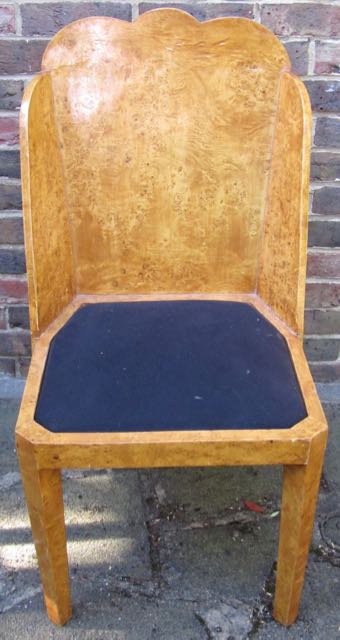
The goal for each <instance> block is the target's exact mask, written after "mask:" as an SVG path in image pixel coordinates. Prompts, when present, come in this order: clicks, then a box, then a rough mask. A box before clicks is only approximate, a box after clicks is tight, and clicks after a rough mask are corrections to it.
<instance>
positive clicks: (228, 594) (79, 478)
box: [0, 383, 340, 640]
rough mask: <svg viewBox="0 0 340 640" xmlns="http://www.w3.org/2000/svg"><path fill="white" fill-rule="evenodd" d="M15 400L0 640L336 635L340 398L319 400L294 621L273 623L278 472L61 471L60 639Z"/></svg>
mask: <svg viewBox="0 0 340 640" xmlns="http://www.w3.org/2000/svg"><path fill="white" fill-rule="evenodd" d="M0 386H1V383H0ZM324 386H325V385H324ZM333 387H334V386H333ZM6 388H7V390H8V384H7V387H6ZM19 391H20V389H19V387H18V389H17V390H14V391H13V389H12V392H10V393H9V394H8V397H5V398H3V399H1V396H2V395H5V393H4V392H3V394H2V393H1V391H0V445H1V446H0V523H1V524H0V639H1V640H2V639H4V640H5V639H6V640H7V639H13V640H16V639H18V640H35V639H36V640H48V639H50V638H51V639H56V640H59V639H60V640H64V639H65V640H66V639H67V640H73V639H78V638H79V639H81V640H82V639H83V638H85V639H88V640H92V639H93V640H101V639H103V640H107V639H110V640H154V639H156V640H209V639H213V640H231V638H233V639H234V640H245V639H246V638H258V639H259V640H276V639H277V640H280V639H281V638H282V639H283V638H287V640H297V639H298V638H306V639H310V638H311V639H313V640H314V639H315V640H323V639H325V640H326V638H327V640H332V638H334V639H336V638H340V606H339V602H340V539H339V531H340V501H339V498H340V465H339V464H338V461H339V455H340V415H339V404H340V394H339V396H338V394H337V392H336V389H334V388H332V389H330V390H327V388H325V389H322V390H321V391H322V397H323V399H324V406H325V411H326V413H327V416H328V418H329V421H330V444H329V448H328V451H327V456H326V464H325V471H324V476H323V480H322V486H321V492H320V500H319V506H318V516H317V520H316V523H315V528H314V536H313V543H312V546H311V553H310V559H309V564H308V569H307V574H306V582H305V589H304V594H303V601H302V606H301V612H300V615H299V619H298V621H297V623H296V624H295V625H293V626H292V627H291V628H290V629H283V628H282V627H280V626H279V625H277V624H276V623H275V622H274V621H273V619H272V617H271V613H270V611H271V603H272V594H273V587H274V577H275V558H276V553H277V540H278V524H279V517H278V512H279V508H280V491H281V470H280V469H279V468H277V467H261V468H258V467H247V468H210V469H209V468H208V469H207V468H206V469H161V470H158V469H153V470H142V471H137V470H129V471H120V470H119V471H112V470H95V471H88V470H74V471H73V470H72V471H65V472H63V486H64V499H65V515H66V523H67V531H68V552H69V559H70V574H71V582H72V592H73V603H74V615H73V618H72V619H71V620H70V621H69V623H68V624H67V625H66V626H65V627H63V628H58V627H55V626H54V625H53V624H51V623H50V622H49V621H48V619H47V617H46V614H45V611H44V606H43V602H42V594H41V587H40V581H39V576H38V571H37V566H36V556H35V550H34V546H33V544H32V539H31V533H30V527H29V522H28V518H27V512H26V506H25V502H24V498H23V492H22V487H21V482H20V476H19V473H18V467H17V462H16V456H15V450H14V438H13V435H14V424H15V420H16V416H17V412H18V407H19V401H20V393H19ZM245 501H252V502H256V503H257V504H259V505H261V506H263V507H264V513H254V512H252V511H249V509H247V508H246V506H245Z"/></svg>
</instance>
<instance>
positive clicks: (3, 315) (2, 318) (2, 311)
mask: <svg viewBox="0 0 340 640" xmlns="http://www.w3.org/2000/svg"><path fill="white" fill-rule="evenodd" d="M6 327H7V312H6V308H5V307H0V329H6Z"/></svg>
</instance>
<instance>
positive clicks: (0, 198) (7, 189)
mask: <svg viewBox="0 0 340 640" xmlns="http://www.w3.org/2000/svg"><path fill="white" fill-rule="evenodd" d="M21 203H22V201H21V186H20V183H19V181H17V182H11V181H9V180H8V181H7V180H3V181H0V209H2V210H3V209H21Z"/></svg>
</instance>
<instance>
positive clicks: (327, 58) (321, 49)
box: [314, 34, 340, 74]
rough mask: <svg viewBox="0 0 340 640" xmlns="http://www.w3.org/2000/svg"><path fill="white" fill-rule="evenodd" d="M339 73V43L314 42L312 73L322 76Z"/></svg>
mask: <svg viewBox="0 0 340 640" xmlns="http://www.w3.org/2000/svg"><path fill="white" fill-rule="evenodd" d="M338 35H339V34H338ZM339 71H340V41H337V42H316V43H315V68H314V72H315V73H317V74H322V73H339Z"/></svg>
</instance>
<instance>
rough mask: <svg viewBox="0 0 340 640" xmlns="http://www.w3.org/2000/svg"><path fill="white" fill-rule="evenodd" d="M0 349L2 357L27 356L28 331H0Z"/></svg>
mask: <svg viewBox="0 0 340 640" xmlns="http://www.w3.org/2000/svg"><path fill="white" fill-rule="evenodd" d="M0 348H1V354H2V355H4V356H17V355H19V356H29V355H30V353H31V335H30V332H29V331H0Z"/></svg>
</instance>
